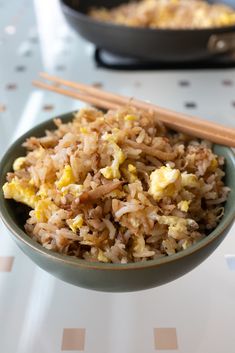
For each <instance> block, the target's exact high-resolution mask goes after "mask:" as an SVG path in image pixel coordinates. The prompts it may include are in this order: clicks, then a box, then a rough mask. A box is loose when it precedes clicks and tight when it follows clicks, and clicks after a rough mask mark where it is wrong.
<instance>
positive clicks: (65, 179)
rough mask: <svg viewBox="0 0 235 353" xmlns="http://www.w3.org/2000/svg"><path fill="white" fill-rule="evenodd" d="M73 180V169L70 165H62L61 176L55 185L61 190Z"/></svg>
mask: <svg viewBox="0 0 235 353" xmlns="http://www.w3.org/2000/svg"><path fill="white" fill-rule="evenodd" d="M74 182H75V178H74V175H73V171H72V168H71V166H70V165H66V166H65V167H64V170H63V173H62V176H61V177H60V179H59V180H58V181H57V182H56V186H57V188H58V189H59V190H61V189H62V188H63V187H64V186H68V185H70V184H73V183H74Z"/></svg>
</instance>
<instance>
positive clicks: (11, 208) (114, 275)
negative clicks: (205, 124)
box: [0, 113, 235, 292]
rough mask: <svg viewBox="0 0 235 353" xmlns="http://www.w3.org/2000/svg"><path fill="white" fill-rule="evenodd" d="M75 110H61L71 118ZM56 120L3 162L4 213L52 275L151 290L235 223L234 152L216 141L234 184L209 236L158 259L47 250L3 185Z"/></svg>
mask: <svg viewBox="0 0 235 353" xmlns="http://www.w3.org/2000/svg"><path fill="white" fill-rule="evenodd" d="M72 116H73V115H72V113H69V114H66V115H63V116H62V117H61V119H62V120H63V121H64V122H67V121H69V120H71V119H72ZM53 128H54V125H53V121H52V120H49V121H46V122H44V123H42V124H40V125H38V126H36V127H34V128H33V129H31V130H30V131H29V132H27V133H26V134H25V135H23V136H22V137H20V138H19V139H18V140H17V141H16V142H15V143H14V144H13V145H12V146H11V147H10V148H9V150H8V151H7V152H6V154H5V156H4V157H3V159H2V161H1V164H0V170H1V175H0V190H1V191H0V214H1V217H2V220H3V222H4V223H5V225H6V227H7V228H8V229H9V230H10V232H11V234H12V237H13V239H14V240H15V241H16V243H17V244H18V246H19V247H20V248H21V249H22V250H23V252H24V253H25V254H26V255H28V256H29V257H30V258H31V259H32V260H33V261H34V262H35V263H36V264H37V265H38V266H40V267H41V268H43V269H44V270H45V271H47V272H49V273H51V274H52V275H54V276H56V277H58V278H60V279H62V280H64V281H66V282H69V283H72V284H74V285H76V286H79V287H84V288H89V289H93V290H100V291H107V292H125V291H136V290H141V289H147V288H152V287H156V286H159V285H162V284H164V283H167V282H170V281H172V280H175V279H177V278H178V277H180V276H182V275H184V274H186V273H187V272H189V271H191V270H192V269H193V268H195V267H196V266H198V265H199V264H200V263H201V262H202V261H204V260H205V259H206V258H207V257H208V256H209V255H210V254H211V253H212V252H213V251H214V250H215V249H216V248H217V246H218V245H219V244H220V243H221V241H222V240H223V239H224V237H225V236H226V234H227V233H228V231H229V229H230V228H231V226H232V223H233V220H234V216H235V202H234V200H235V157H234V154H233V152H232V150H231V149H229V148H227V147H223V146H218V145H216V146H215V147H214V150H215V152H216V153H217V154H219V155H223V156H224V157H225V159H226V180H225V182H226V185H228V186H229V187H230V188H231V192H230V194H229V198H228V201H227V203H226V205H225V215H224V217H223V219H222V220H221V222H220V224H219V225H218V227H217V228H216V229H215V230H214V231H213V232H212V233H211V234H209V235H208V236H207V237H206V238H205V239H203V240H201V241H200V242H198V243H197V244H196V245H193V246H192V247H190V248H189V249H187V250H184V251H181V252H179V253H177V254H175V255H172V256H168V257H164V258H161V259H157V260H151V261H145V262H141V263H131V264H106V263H91V262H87V261H85V260H79V259H77V258H73V257H69V256H66V255H60V254H57V253H55V252H52V251H49V250H46V249H45V248H43V247H42V246H41V245H40V244H38V243H36V242H35V241H34V240H32V239H31V238H30V237H29V236H28V235H27V234H26V233H25V231H24V227H23V225H24V222H25V220H26V214H25V213H24V212H23V211H24V207H23V206H20V207H19V206H17V204H16V203H15V202H14V201H11V200H5V199H4V197H3V193H2V186H3V184H4V183H5V178H6V174H7V172H9V171H11V170H12V164H13V161H14V160H15V159H16V158H17V157H19V156H22V155H24V154H25V149H24V148H23V147H22V146H21V145H22V143H23V141H25V139H26V138H27V137H29V136H42V135H43V134H44V131H45V130H46V129H53Z"/></svg>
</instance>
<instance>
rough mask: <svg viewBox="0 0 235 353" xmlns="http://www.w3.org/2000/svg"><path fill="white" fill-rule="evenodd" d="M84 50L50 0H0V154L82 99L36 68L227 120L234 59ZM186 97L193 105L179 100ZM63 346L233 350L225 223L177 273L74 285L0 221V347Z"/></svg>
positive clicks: (233, 304) (233, 289)
mask: <svg viewBox="0 0 235 353" xmlns="http://www.w3.org/2000/svg"><path fill="white" fill-rule="evenodd" d="M93 50H94V48H93V46H92V45H91V44H89V43H87V42H84V41H83V40H82V39H81V38H79V37H78V36H77V35H76V34H75V33H73V32H71V30H70V29H69V28H68V26H67V25H66V23H65V21H64V19H63V17H62V14H61V12H60V8H59V5H58V1H57V0H50V1H48V0H34V1H32V0H31V1H30V0H18V1H17V0H9V1H7V0H5V1H3V0H0V122H1V129H0V153H1V155H2V154H3V153H4V151H5V150H6V149H7V147H8V146H9V144H10V143H11V142H12V141H13V140H14V139H15V138H16V137H17V136H19V135H21V134H22V133H23V132H25V131H26V130H28V129H29V128H30V127H32V126H33V125H36V124H38V123H39V122H41V121H44V120H46V119H48V118H50V117H52V116H56V115H57V114H61V113H64V112H68V111H72V110H75V109H77V108H79V107H80V106H81V105H82V104H81V103H79V102H77V101H74V100H72V99H70V98H66V97H60V96H57V95H55V94H53V93H45V92H42V91H39V90H36V89H34V88H33V87H32V85H31V81H32V79H34V78H36V77H37V74H38V72H40V71H47V72H49V73H53V74H56V75H60V76H62V77H64V78H67V79H69V80H79V81H82V82H85V83H89V84H91V83H101V84H102V85H103V87H104V88H105V89H107V90H111V91H114V92H118V93H121V94H125V95H129V96H135V97H139V98H142V99H147V100H150V101H152V102H154V103H157V104H159V105H162V106H165V107H169V108H172V109H174V110H177V111H182V112H187V113H189V114H192V115H197V116H201V117H204V118H206V119H209V120H215V121H218V122H221V123H224V124H225V125H233V126H235V90H234V87H235V70H234V69H228V70H203V71H143V72H138V71H134V72H131V71H130V72H128V71H127V72H126V71H125V72H124V71H123V72H122V71H110V70H105V69H99V68H97V67H96V64H95V62H94V60H93ZM180 81H188V83H189V84H188V86H181V85H180V84H179V83H180ZM190 102H193V103H195V104H196V107H195V108H193V109H192V108H191V109H189V108H187V107H186V104H187V103H190ZM229 255H230V256H229ZM169 328H171V330H169ZM161 329H162V330H161ZM164 337H165V342H162V343H161V339H164ZM160 346H161V348H159V347H160ZM167 347H168V348H170V347H171V349H168V348H167ZM72 350H73V351H75V352H76V351H77V352H79V351H84V352H87V353H154V352H166V353H170V352H178V353H232V352H235V236H234V227H233V229H232V230H231V231H230V233H229V234H228V236H227V237H226V239H225V241H224V242H223V243H222V245H221V246H220V247H219V248H218V249H217V250H216V251H215V252H214V253H213V254H212V255H211V256H210V257H209V258H208V259H207V260H206V261H205V262H204V263H203V264H202V265H200V266H198V267H197V268H196V269H195V270H193V271H192V272H190V273H189V274H187V275H185V276H184V277H182V278H180V279H178V280H177V281H174V282H172V283H169V284H167V285H164V286H162V287H158V288H155V289H151V290H146V291H142V292H134V293H121V294H117V293H101V292H94V291H89V290H85V289H81V288H78V287H75V286H72V285H69V284H67V283H64V282H62V281H60V280H58V279H56V278H54V277H52V276H51V275H49V274H47V273H46V272H45V271H43V270H41V269H40V268H39V267H37V266H35V265H34V264H33V263H32V261H31V260H29V259H28V258H27V257H26V256H25V255H24V254H23V253H22V252H21V251H20V250H19V249H18V248H17V247H16V245H15V244H14V242H13V241H12V240H11V238H10V235H9V232H8V231H7V229H6V228H5V227H4V226H3V224H2V223H1V224H0V353H58V352H62V351H64V352H67V353H69V352H71V351H72Z"/></svg>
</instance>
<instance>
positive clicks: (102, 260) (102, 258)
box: [97, 249, 109, 262]
mask: <svg viewBox="0 0 235 353" xmlns="http://www.w3.org/2000/svg"><path fill="white" fill-rule="evenodd" d="M97 258H98V260H99V261H101V262H109V259H108V258H107V257H106V256H105V255H104V252H103V251H102V250H101V249H99V252H98V257H97Z"/></svg>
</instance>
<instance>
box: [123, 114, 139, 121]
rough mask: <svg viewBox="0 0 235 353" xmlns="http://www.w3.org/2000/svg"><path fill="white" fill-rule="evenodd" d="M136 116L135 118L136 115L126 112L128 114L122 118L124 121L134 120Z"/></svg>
mask: <svg viewBox="0 0 235 353" xmlns="http://www.w3.org/2000/svg"><path fill="white" fill-rule="evenodd" d="M137 119H138V118H137V116H136V115H130V114H128V115H126V116H125V117H124V120H125V121H136V120H137Z"/></svg>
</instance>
